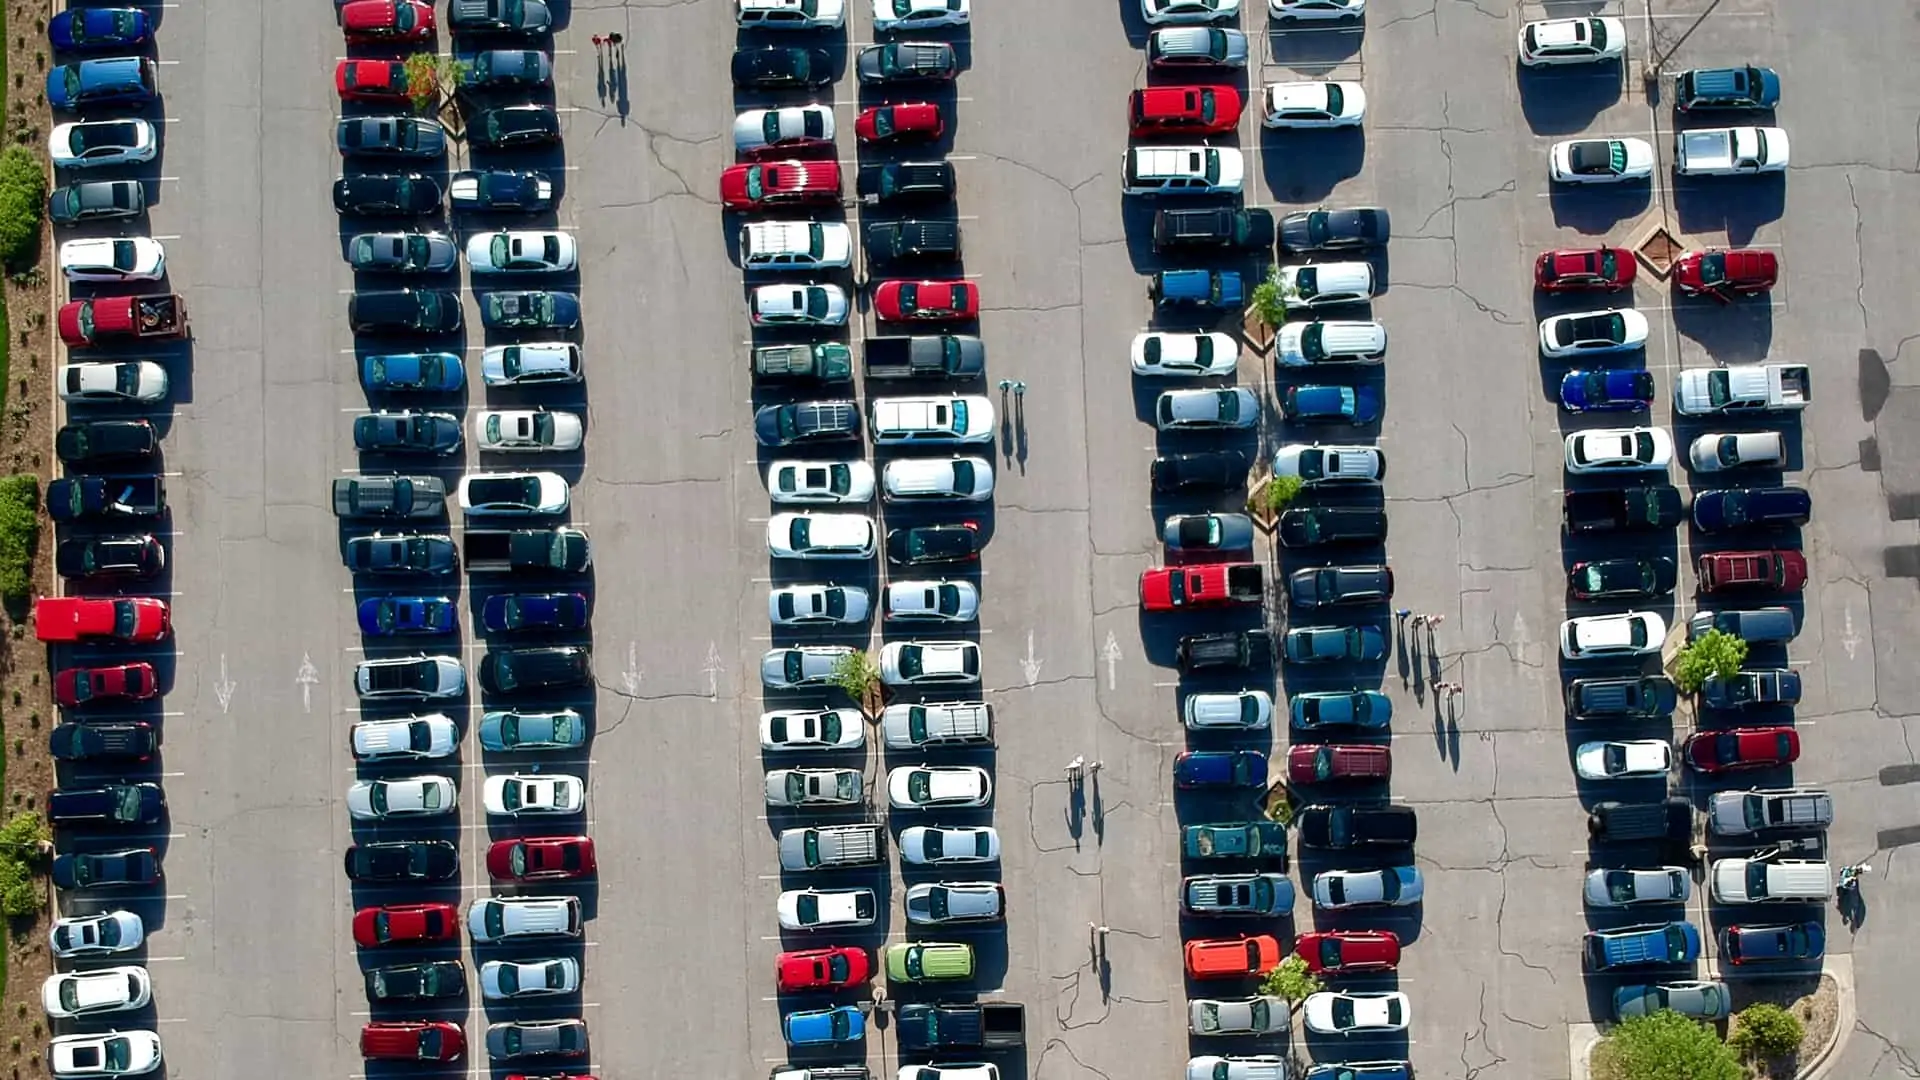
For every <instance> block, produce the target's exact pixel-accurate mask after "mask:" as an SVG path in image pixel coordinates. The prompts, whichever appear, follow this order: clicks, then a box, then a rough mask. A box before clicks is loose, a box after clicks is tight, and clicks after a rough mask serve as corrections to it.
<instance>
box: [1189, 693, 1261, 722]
mask: <svg viewBox="0 0 1920 1080" xmlns="http://www.w3.org/2000/svg"><path fill="white" fill-rule="evenodd" d="M1180 715H1181V719H1182V720H1183V721H1184V722H1185V723H1186V725H1187V728H1188V730H1190V731H1264V730H1266V729H1267V728H1270V727H1272V726H1273V696H1272V695H1271V694H1268V693H1267V692H1266V691H1265V690H1236V691H1232V692H1228V693H1207V694H1189V695H1187V701H1186V704H1184V705H1182V706H1181V707H1180Z"/></svg>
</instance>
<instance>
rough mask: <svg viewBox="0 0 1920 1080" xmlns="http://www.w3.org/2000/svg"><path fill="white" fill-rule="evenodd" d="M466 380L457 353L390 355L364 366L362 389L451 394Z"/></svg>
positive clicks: (362, 362) (366, 361)
mask: <svg viewBox="0 0 1920 1080" xmlns="http://www.w3.org/2000/svg"><path fill="white" fill-rule="evenodd" d="M465 381H466V370H465V368H464V367H463V366H462V365H461V363H460V358H459V357H458V356H456V355H454V354H453V353H390V354H387V355H384V356H369V357H367V358H366V359H365V360H362V361H361V364H360V386H361V388H362V389H364V390H366V391H367V392H368V393H427V394H434V393H449V392H452V391H455V390H458V389H460V387H461V386H462V385H463V384H464V383H465Z"/></svg>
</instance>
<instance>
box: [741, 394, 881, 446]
mask: <svg viewBox="0 0 1920 1080" xmlns="http://www.w3.org/2000/svg"><path fill="white" fill-rule="evenodd" d="M753 437H754V438H755V439H757V440H759V442H760V445H761V446H792V445H793V444H795V443H810V442H823V441H827V440H834V439H857V438H859V437H860V407H859V406H858V405H855V404H854V403H853V402H851V401H797V402H792V403H790V404H786V405H766V406H762V407H761V408H760V409H759V410H758V411H757V412H755V413H754V414H753Z"/></svg>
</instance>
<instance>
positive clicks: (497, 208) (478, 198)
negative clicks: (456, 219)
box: [447, 169, 554, 214]
mask: <svg viewBox="0 0 1920 1080" xmlns="http://www.w3.org/2000/svg"><path fill="white" fill-rule="evenodd" d="M553 192H554V187H553V178H552V177H550V176H548V175H547V174H546V173H544V172H541V171H539V170H538V169H466V170H463V171H461V172H457V173H454V174H453V176H452V177H451V178H450V179H449V180H448V183H447V199H448V201H449V202H450V203H451V204H452V206H453V208H454V209H455V210H466V211H471V212H474V213H515V214H536V213H539V212H540V211H542V210H549V209H552V207H553Z"/></svg>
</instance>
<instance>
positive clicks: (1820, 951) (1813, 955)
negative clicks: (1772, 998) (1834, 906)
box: [1720, 922, 1827, 964]
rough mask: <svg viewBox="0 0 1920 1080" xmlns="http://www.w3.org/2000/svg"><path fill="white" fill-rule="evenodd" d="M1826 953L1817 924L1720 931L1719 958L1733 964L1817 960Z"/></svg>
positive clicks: (1738, 927) (1823, 932)
mask: <svg viewBox="0 0 1920 1080" xmlns="http://www.w3.org/2000/svg"><path fill="white" fill-rule="evenodd" d="M1826 951H1827V932H1826V930H1824V929H1822V928H1821V926H1820V924H1819V923H1813V922H1810V923H1791V924H1787V925H1782V926H1729V927H1726V928H1725V929H1723V930H1721V931H1720V955H1721V957H1722V958H1724V959H1725V960H1727V961H1728V962H1729V963H1734V964H1758V963H1772V962H1775V961H1782V960H1818V959H1820V957H1821V956H1823V955H1825V953H1826Z"/></svg>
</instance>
